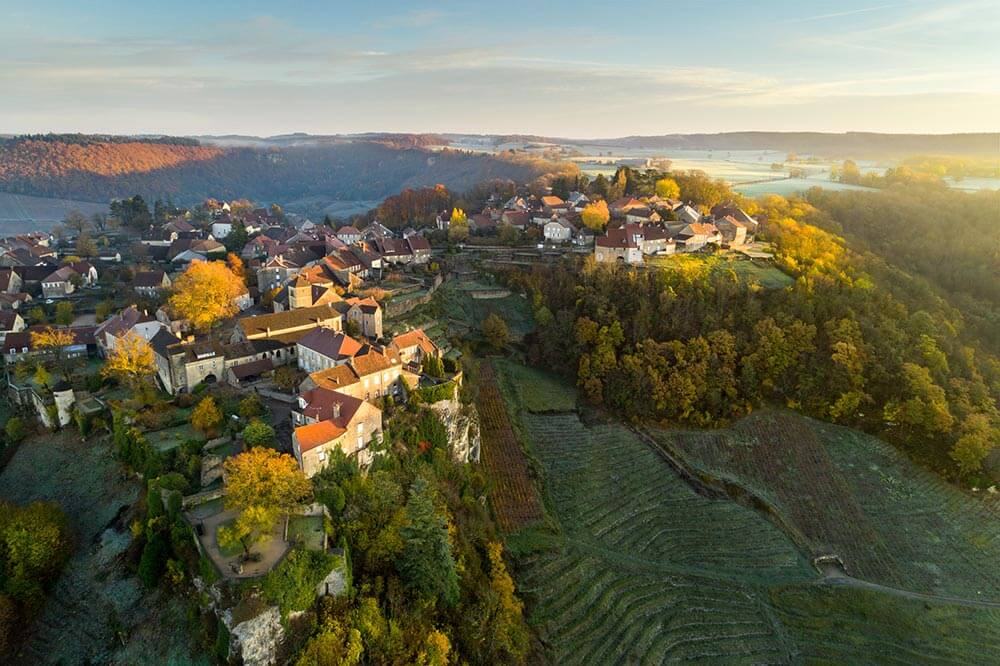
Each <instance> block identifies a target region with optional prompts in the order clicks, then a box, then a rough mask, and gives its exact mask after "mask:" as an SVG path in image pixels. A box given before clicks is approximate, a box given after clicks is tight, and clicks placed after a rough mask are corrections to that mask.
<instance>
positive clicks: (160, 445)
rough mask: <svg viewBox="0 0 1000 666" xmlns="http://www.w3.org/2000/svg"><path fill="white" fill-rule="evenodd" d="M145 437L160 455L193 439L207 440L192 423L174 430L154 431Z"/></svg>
mask: <svg viewBox="0 0 1000 666" xmlns="http://www.w3.org/2000/svg"><path fill="white" fill-rule="evenodd" d="M143 436H144V437H145V438H146V441H147V442H149V445H150V446H152V447H153V448H154V449H156V450H157V451H158V452H160V453H164V452H166V451H170V450H172V449H176V448H177V447H178V446H180V445H181V444H183V443H184V442H186V441H188V440H191V439H195V440H203V439H205V438H204V437H203V436H202V435H201V433H199V432H198V431H197V430H195V429H194V427H193V426H192V425H191V424H190V423H184V424H182V425H179V426H174V427H172V428H163V429H161V430H152V431H150V432H146V433H143Z"/></svg>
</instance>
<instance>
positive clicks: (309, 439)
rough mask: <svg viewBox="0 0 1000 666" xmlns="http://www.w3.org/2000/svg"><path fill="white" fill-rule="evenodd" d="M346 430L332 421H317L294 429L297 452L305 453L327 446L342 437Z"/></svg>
mask: <svg viewBox="0 0 1000 666" xmlns="http://www.w3.org/2000/svg"><path fill="white" fill-rule="evenodd" d="M345 432H347V430H345V429H344V428H341V427H340V426H338V425H336V424H335V423H334V422H333V421H319V422H317V423H309V424H307V425H304V426H299V427H298V428H296V429H295V439H296V440H298V442H299V451H301V452H302V453H305V452H306V451H311V450H313V449H315V448H316V447H318V446H323V445H324V444H329V443H330V442H332V441H334V440H336V439H337V438H338V437H340V436H341V435H343V434H344V433H345Z"/></svg>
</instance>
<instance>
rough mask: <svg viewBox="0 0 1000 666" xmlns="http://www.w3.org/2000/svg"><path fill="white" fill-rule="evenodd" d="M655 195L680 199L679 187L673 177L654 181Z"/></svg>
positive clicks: (662, 197)
mask: <svg viewBox="0 0 1000 666" xmlns="http://www.w3.org/2000/svg"><path fill="white" fill-rule="evenodd" d="M655 191H656V196H658V197H660V198H661V199H680V196H681V187H680V185H678V184H677V181H676V180H674V179H673V178H661V179H659V180H658V181H656V190H655Z"/></svg>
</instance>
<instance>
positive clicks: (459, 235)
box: [448, 208, 469, 243]
mask: <svg viewBox="0 0 1000 666" xmlns="http://www.w3.org/2000/svg"><path fill="white" fill-rule="evenodd" d="M468 237H469V218H468V217H467V216H466V215H465V211H464V210H462V209H461V208H454V209H452V211H451V220H450V221H449V222H448V240H450V241H451V242H453V243H460V242H462V241H464V240H465V239H466V238H468Z"/></svg>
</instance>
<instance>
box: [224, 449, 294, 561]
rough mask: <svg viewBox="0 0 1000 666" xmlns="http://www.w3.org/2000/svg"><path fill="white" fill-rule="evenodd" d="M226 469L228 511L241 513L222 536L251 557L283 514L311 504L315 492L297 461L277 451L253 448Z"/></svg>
mask: <svg viewBox="0 0 1000 666" xmlns="http://www.w3.org/2000/svg"><path fill="white" fill-rule="evenodd" d="M223 468H224V470H225V478H226V495H225V498H226V499H225V503H226V508H228V509H238V510H239V512H240V514H239V516H238V517H237V519H236V521H235V523H234V524H233V525H232V527H231V528H224V529H223V530H220V535H219V536H220V538H221V539H222V540H223V541H225V542H226V543H229V544H232V543H237V542H238V543H240V544H241V545H242V546H243V549H244V551H245V552H246V553H248V554H249V552H250V546H251V545H252V544H253V543H255V542H256V540H257V539H259V538H260V537H261V536H262V535H263V534H264V532H265V531H266V530H268V529H270V528H271V527H272V526H273V525H274V523H275V521H276V520H277V519H278V517H279V516H280V515H281V514H283V513H288V512H290V511H291V510H292V509H294V508H295V507H296V506H299V505H301V504H302V503H303V502H306V501H308V499H309V497H310V495H311V492H312V487H311V485H310V483H309V479H307V478H306V477H305V475H304V474H303V473H302V471H301V470H300V469H299V466H298V463H296V462H295V459H294V458H292V457H291V456H289V455H287V454H284V453H278V452H277V451H275V450H274V449H270V448H266V447H258V448H253V449H250V450H249V451H245V452H244V453H241V454H240V455H238V456H235V457H233V458H229V459H228V460H226V462H225V463H224V465H223Z"/></svg>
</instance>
